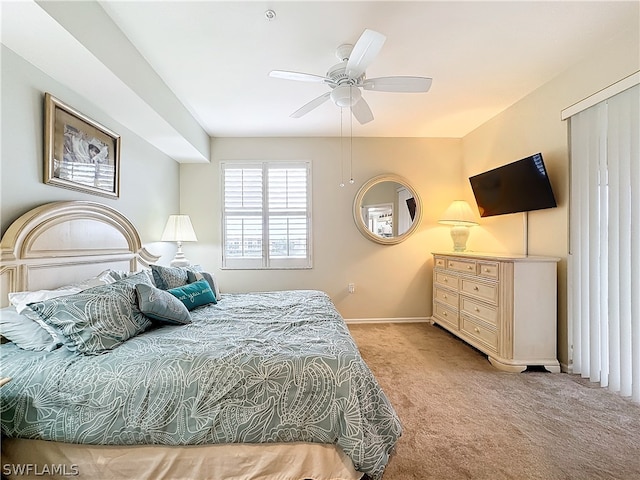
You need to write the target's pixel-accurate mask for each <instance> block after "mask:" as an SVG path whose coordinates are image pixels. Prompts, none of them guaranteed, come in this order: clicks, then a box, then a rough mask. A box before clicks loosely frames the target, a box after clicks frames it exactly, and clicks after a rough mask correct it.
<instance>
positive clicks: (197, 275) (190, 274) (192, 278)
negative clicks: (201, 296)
mask: <svg viewBox="0 0 640 480" xmlns="http://www.w3.org/2000/svg"><path fill="white" fill-rule="evenodd" d="M187 280H188V282H189V283H193V282H197V281H198V280H206V281H207V283H208V284H209V286H210V287H211V290H212V291H213V294H214V295H215V296H216V300H220V289H219V288H218V282H216V279H215V277H214V276H213V273H209V272H200V271H197V272H194V271H191V270H189V271H187Z"/></svg>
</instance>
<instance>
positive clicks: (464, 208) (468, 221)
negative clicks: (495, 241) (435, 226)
mask: <svg viewBox="0 0 640 480" xmlns="http://www.w3.org/2000/svg"><path fill="white" fill-rule="evenodd" d="M438 223H442V224H444V225H463V226H464V225H466V226H468V227H471V226H474V225H478V222H477V221H476V216H475V215H474V214H473V211H472V210H471V207H470V206H469V204H468V203H467V202H465V201H464V200H454V201H453V203H451V205H449V208H447V209H446V210H445V211H444V213H443V214H442V217H440V220H439V221H438Z"/></svg>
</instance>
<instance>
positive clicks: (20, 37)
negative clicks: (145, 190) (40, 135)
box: [0, 0, 640, 162]
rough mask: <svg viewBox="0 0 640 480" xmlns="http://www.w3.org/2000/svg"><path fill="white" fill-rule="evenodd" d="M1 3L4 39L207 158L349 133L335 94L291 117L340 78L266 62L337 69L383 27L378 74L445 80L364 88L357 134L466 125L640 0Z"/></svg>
mask: <svg viewBox="0 0 640 480" xmlns="http://www.w3.org/2000/svg"><path fill="white" fill-rule="evenodd" d="M0 6H1V8H2V29H1V33H2V43H3V44H4V45H5V46H7V47H8V48H10V49H12V50H13V51H14V52H16V53H17V54H18V55H20V56H22V57H23V58H25V59H27V60H28V61H29V62H31V63H32V64H33V65H35V66H37V67H38V68H40V69H41V70H43V71H44V72H45V73H47V74H48V75H49V76H51V77H52V78H54V79H56V80H57V81H59V82H60V83H61V84H62V85H65V86H66V87H67V88H69V89H72V90H73V91H74V92H75V94H76V95H80V96H82V97H84V98H86V99H88V101H89V102H91V103H93V104H94V105H95V106H96V107H97V108H98V109H100V110H101V111H104V112H106V113H107V114H109V115H110V117H111V118H114V119H115V120H117V121H118V122H120V123H121V124H122V125H125V126H126V127H128V128H129V129H131V130H132V131H134V132H136V133H137V134H138V135H140V136H141V137H142V138H146V139H147V140H148V141H149V142H150V143H152V144H154V145H156V146H157V147H158V148H159V149H160V150H162V151H164V152H165V153H167V154H168V155H169V156H171V157H172V158H175V159H176V160H177V161H179V162H189V161H200V162H201V161H208V160H209V151H208V149H209V138H208V137H209V136H211V137H223V136H236V137H239V136H242V137H245V136H339V135H340V121H341V117H340V115H341V112H340V109H339V108H338V107H336V106H335V105H334V104H333V103H332V102H330V101H329V102H326V103H324V104H323V105H321V106H320V107H318V108H317V109H315V110H313V111H312V112H310V113H308V114H307V115H305V116H303V117H301V118H298V119H294V118H290V116H289V115H290V114H291V113H292V112H294V111H295V110H297V109H298V108H299V107H301V106H302V105H304V104H305V103H307V102H309V101H310V100H312V99H313V98H315V97H317V96H319V95H321V94H322V93H324V92H326V91H328V89H329V87H327V86H325V85H323V84H315V83H304V82H295V81H289V80H281V79H275V78H271V77H269V72H270V71H271V70H273V69H278V70H293V71H299V72H306V73H312V74H317V75H325V74H326V72H327V70H328V69H329V68H330V67H331V66H332V65H334V64H336V63H337V62H338V60H337V58H336V56H335V51H336V48H337V47H338V46H339V45H340V44H342V43H355V42H356V41H357V39H358V38H359V36H360V35H361V33H362V32H363V31H364V29H365V28H369V29H372V30H375V31H378V32H380V33H382V34H384V35H385V36H386V37H387V40H386V43H385V44H384V46H383V48H382V50H381V51H380V53H379V54H378V56H377V57H376V58H375V60H374V61H373V63H372V64H371V65H370V67H369V68H368V69H367V72H366V74H367V76H368V77H370V78H371V77H380V76H391V75H414V76H425V77H431V78H433V85H432V87H431V89H430V91H429V92H428V93H420V94H405V93H383V92H375V91H364V92H363V96H364V97H365V98H366V100H367V102H368V103H369V105H370V107H371V109H372V111H373V114H374V116H375V119H374V120H373V121H372V122H369V123H367V124H366V125H360V124H359V123H357V122H356V121H354V122H353V135H354V136H376V137H454V138H461V137H463V136H464V135H466V134H467V133H469V132H470V131H472V130H473V129H475V128H476V127H478V126H479V125H481V124H482V123H484V122H486V121H487V120H488V119H490V118H492V117H493V116H495V115H496V114H498V113H500V112H501V111H503V110H504V109H505V108H507V107H509V106H510V105H512V104H513V103H515V102H516V101H518V100H519V99H521V98H522V97H524V96H526V95H527V94H529V93H530V92H532V91H533V90H535V89H536V88H538V87H540V86H541V85H543V84H544V83H546V82H548V81H549V80H551V79H552V78H553V77H555V76H556V75H558V74H560V73H561V72H562V71H564V70H565V69H567V68H569V67H570V66H572V65H573V64H575V63H577V62H579V61H580V60H581V59H582V58H583V57H585V56H588V55H589V54H590V52H591V51H593V50H594V49H597V48H598V47H599V45H601V44H602V43H604V42H606V41H607V40H609V39H611V38H612V37H614V36H615V35H616V34H617V33H619V32H620V31H621V30H623V29H635V30H636V31H638V29H639V28H640V27H639V25H640V19H639V18H638V15H639V6H640V2H639V1H638V0H635V1H629V2H622V1H616V0H613V1H612V0H606V1H585V2H578V1H572V0H558V1H541V2H523V1H498V2H484V1H468V2H459V1H440V2H434V1H412V2H397V1H391V2H380V1H355V2H328V1H320V2H318V1H316V2H311V1H272V0H256V1H231V2H229V1H227V2H220V1H194V2H191V1H174V2H170V1H120V0H118V1H110V0H100V1H98V2H97V3H96V2H93V1H92V2H88V1H83V2H48V1H41V2H33V1H26V0H22V1H20V2H13V1H11V2H8V1H2V0H0ZM268 9H272V10H274V11H275V13H276V18H275V19H274V20H271V21H269V20H268V19H267V18H266V17H265V12H266V11H267V10H268ZM105 12H106V13H105ZM110 20H112V21H110ZM145 59H146V63H145V61H144V60H145ZM105 93H106V94H105ZM562 107H566V105H563V106H562ZM558 114H559V112H558ZM348 118H349V117H348V115H345V117H344V119H345V131H348V128H349V122H348Z"/></svg>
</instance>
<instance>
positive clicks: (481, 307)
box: [460, 297, 498, 325]
mask: <svg viewBox="0 0 640 480" xmlns="http://www.w3.org/2000/svg"><path fill="white" fill-rule="evenodd" d="M460 313H461V314H462V313H466V314H468V315H473V316H474V317H478V318H481V319H482V320H484V321H485V322H488V323H490V324H491V325H498V307H497V306H494V305H486V304H483V303H481V302H478V301H475V300H473V299H471V298H468V297H462V300H461V302H460Z"/></svg>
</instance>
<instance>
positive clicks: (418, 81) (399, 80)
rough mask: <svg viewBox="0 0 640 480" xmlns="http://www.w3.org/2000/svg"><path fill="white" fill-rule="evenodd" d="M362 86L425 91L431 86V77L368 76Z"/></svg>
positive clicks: (415, 91) (412, 91)
mask: <svg viewBox="0 0 640 480" xmlns="http://www.w3.org/2000/svg"><path fill="white" fill-rule="evenodd" d="M362 88H364V89H365V90H376V91H378V92H404V93H423V92H428V91H429V88H431V79H430V78H427V77H379V78H367V79H365V81H364V82H362Z"/></svg>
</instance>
